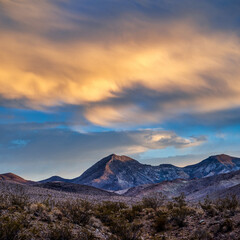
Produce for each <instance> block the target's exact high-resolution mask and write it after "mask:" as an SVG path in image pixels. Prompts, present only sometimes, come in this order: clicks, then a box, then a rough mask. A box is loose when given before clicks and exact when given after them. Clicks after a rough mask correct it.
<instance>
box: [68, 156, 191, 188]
mask: <svg viewBox="0 0 240 240" xmlns="http://www.w3.org/2000/svg"><path fill="white" fill-rule="evenodd" d="M179 177H187V176H186V175H185V173H184V172H183V171H182V170H181V169H179V168H177V167H175V166H173V165H170V164H164V165H160V166H158V167H155V166H151V165H145V164H141V163H139V162H138V161H136V160H134V159H132V158H130V157H127V156H118V155H115V154H111V155H109V156H108V157H106V158H103V159H102V160H100V161H99V162H97V163H96V164H94V165H93V166H92V167H91V168H89V169H88V170H87V171H86V172H84V173H83V174H82V175H81V176H80V177H78V178H75V179H73V180H72V182H73V183H78V184H86V185H90V186H94V187H97V188H102V189H106V190H115V191H117V190H122V189H126V188H131V187H134V186H137V185H142V184H146V183H156V182H160V181H164V180H166V179H175V178H179Z"/></svg>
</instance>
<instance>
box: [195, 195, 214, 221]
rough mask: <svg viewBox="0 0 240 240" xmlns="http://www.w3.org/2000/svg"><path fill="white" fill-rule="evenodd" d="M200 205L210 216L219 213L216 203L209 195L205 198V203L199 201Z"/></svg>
mask: <svg viewBox="0 0 240 240" xmlns="http://www.w3.org/2000/svg"><path fill="white" fill-rule="evenodd" d="M199 205H200V206H201V208H202V209H203V210H204V212H205V213H206V214H207V215H208V216H210V217H213V216H215V215H216V214H217V210H216V208H215V205H214V203H213V201H212V200H211V199H210V198H209V196H208V195H207V197H206V198H205V199H204V201H203V203H201V202H199Z"/></svg>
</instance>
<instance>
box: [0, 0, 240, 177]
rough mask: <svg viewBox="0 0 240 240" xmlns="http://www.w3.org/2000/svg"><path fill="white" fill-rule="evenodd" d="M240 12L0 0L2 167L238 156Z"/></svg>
mask: <svg viewBox="0 0 240 240" xmlns="http://www.w3.org/2000/svg"><path fill="white" fill-rule="evenodd" d="M239 12H240V2H239V1H238V0H229V1H223V0H213V1H206V0H202V1H198V0H183V1H178V0H159V1H153V0H140V1H135V0H133V1H128V0H102V1H97V0H91V1H89V0H88V1H87V0H70V1H66V0H51V1H50V0H41V1H37V0H36V1H35V0H34V1H30V0H22V1H3V0H0V35H1V39H0V48H1V53H0V62H1V66H0V133H1V134H0V169H1V172H2V173H3V172H14V173H16V174H19V175H21V176H23V177H25V178H28V179H33V180H39V179H43V178H46V177H49V176H51V175H61V176H62V177H66V178H73V177H77V176H79V175H80V174H81V173H82V172H83V171H85V170H86V169H87V168H88V167H90V166H91V165H92V164H94V163H95V162H96V161H98V160H100V159H101V158H103V157H105V156H106V155H109V154H111V153H116V154H120V155H128V156H131V157H133V158H136V159H137V160H139V161H140V162H142V163H146V164H154V165H158V164H161V163H172V164H175V165H178V166H185V165H187V164H193V163H196V162H198V161H200V160H202V159H204V158H206V157H208V156H209V155H213V154H220V153H225V154H230V155H234V156H240V150H239V140H240V79H239V76H240V67H239V65H240V48H239V46H240V30H239V24H240V15H239Z"/></svg>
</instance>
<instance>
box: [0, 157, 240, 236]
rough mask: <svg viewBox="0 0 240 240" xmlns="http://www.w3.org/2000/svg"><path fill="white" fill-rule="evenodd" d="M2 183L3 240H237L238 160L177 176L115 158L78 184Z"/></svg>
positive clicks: (10, 177) (168, 169) (216, 161)
mask: <svg viewBox="0 0 240 240" xmlns="http://www.w3.org/2000/svg"><path fill="white" fill-rule="evenodd" d="M0 179H1V182H0V185H1V188H0V191H1V221H0V239H36V240H37V239H56V240H57V239H59V240H60V239H66V240H67V239H86V240H87V239H116V240H117V239H123V240H137V239H239V238H238V236H239V233H240V209H239V207H240V205H239V199H240V159H239V158H236V157H230V156H228V155H224V154H222V155H216V156H211V157H209V158H207V159H205V160H203V161H201V162H199V163H197V164H195V165H191V166H186V167H183V168H179V167H176V166H173V165H169V164H161V165H159V166H151V165H145V164H141V163H139V162H138V161H136V160H134V159H131V158H129V157H127V156H118V155H115V154H112V155H109V156H108V157H105V158H103V159H101V160H100V161H98V162H97V163H96V164H94V165H93V166H92V167H91V168H89V169H88V170H86V171H85V172H84V173H83V174H82V175H81V176H80V177H78V178H74V179H63V178H61V177H59V176H53V177H50V178H49V179H46V180H42V181H39V182H34V181H30V180H25V179H23V178H21V177H19V176H17V175H15V174H13V173H6V174H1V175H0Z"/></svg>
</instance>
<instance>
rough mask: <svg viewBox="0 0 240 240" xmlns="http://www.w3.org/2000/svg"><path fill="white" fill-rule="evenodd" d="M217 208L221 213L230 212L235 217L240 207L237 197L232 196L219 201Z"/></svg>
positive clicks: (216, 204)
mask: <svg viewBox="0 0 240 240" xmlns="http://www.w3.org/2000/svg"><path fill="white" fill-rule="evenodd" d="M215 206H216V209H217V210H219V211H220V212H224V211H226V210H229V211H230V212H231V214H233V215H234V213H235V211H236V209H237V207H238V206H239V202H238V199H237V196H236V195H231V196H227V197H225V198H219V199H217V201H216V203H215Z"/></svg>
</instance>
